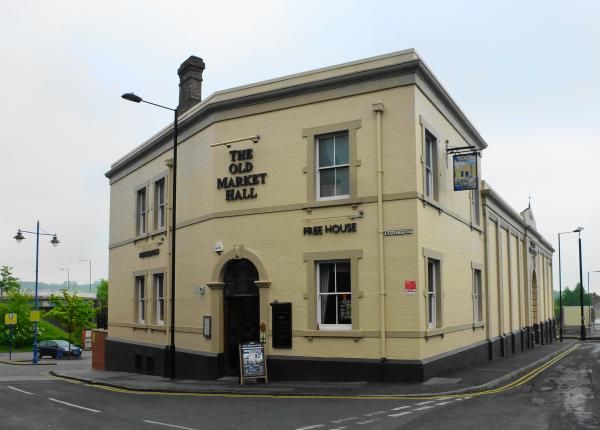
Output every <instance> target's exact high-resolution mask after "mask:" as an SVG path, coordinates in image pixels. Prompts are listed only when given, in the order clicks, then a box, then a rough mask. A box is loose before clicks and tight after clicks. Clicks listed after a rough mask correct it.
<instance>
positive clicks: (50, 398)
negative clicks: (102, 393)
mask: <svg viewBox="0 0 600 430" xmlns="http://www.w3.org/2000/svg"><path fill="white" fill-rule="evenodd" d="M48 400H50V401H51V402H56V403H62V404H63V405H67V406H71V407H73V408H78V409H83V410H84V411H89V412H96V413H100V411H98V410H96V409H91V408H86V407H85V406H79V405H74V404H73V403H68V402H63V401H62V400H57V399H53V398H52V397H48Z"/></svg>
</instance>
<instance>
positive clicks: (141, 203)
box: [135, 187, 148, 236]
mask: <svg viewBox="0 0 600 430" xmlns="http://www.w3.org/2000/svg"><path fill="white" fill-rule="evenodd" d="M135 196H136V208H135V214H136V233H137V235H138V236H141V235H142V234H145V233H147V231H148V198H147V192H146V187H143V188H140V189H139V190H137V191H136V194H135Z"/></svg>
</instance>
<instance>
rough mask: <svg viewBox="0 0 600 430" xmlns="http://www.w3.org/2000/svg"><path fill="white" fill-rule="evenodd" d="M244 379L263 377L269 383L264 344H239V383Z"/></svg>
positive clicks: (242, 382)
mask: <svg viewBox="0 0 600 430" xmlns="http://www.w3.org/2000/svg"><path fill="white" fill-rule="evenodd" d="M245 379H264V380H265V382H266V383H267V384H268V383H269V377H268V375H267V361H266V359H265V346H264V345H263V344H261V343H259V342H248V343H241V344H240V384H241V385H244V380H245Z"/></svg>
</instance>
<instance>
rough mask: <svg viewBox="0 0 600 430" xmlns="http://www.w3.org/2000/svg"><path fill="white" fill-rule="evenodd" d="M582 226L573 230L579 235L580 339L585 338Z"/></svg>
mask: <svg viewBox="0 0 600 430" xmlns="http://www.w3.org/2000/svg"><path fill="white" fill-rule="evenodd" d="M582 230H583V227H577V228H576V229H575V230H574V231H575V232H576V233H577V235H578V237H579V287H580V293H579V299H580V300H579V304H580V307H581V327H580V330H579V332H580V339H581V340H585V316H584V315H583V291H584V290H583V262H582V258H581V231H582Z"/></svg>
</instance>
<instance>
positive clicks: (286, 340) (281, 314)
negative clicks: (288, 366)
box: [271, 303, 292, 348]
mask: <svg viewBox="0 0 600 430" xmlns="http://www.w3.org/2000/svg"><path fill="white" fill-rule="evenodd" d="M271 307H272V312H271V315H272V320H273V321H272V323H273V324H272V327H273V348H291V347H292V304H291V303H271Z"/></svg>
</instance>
